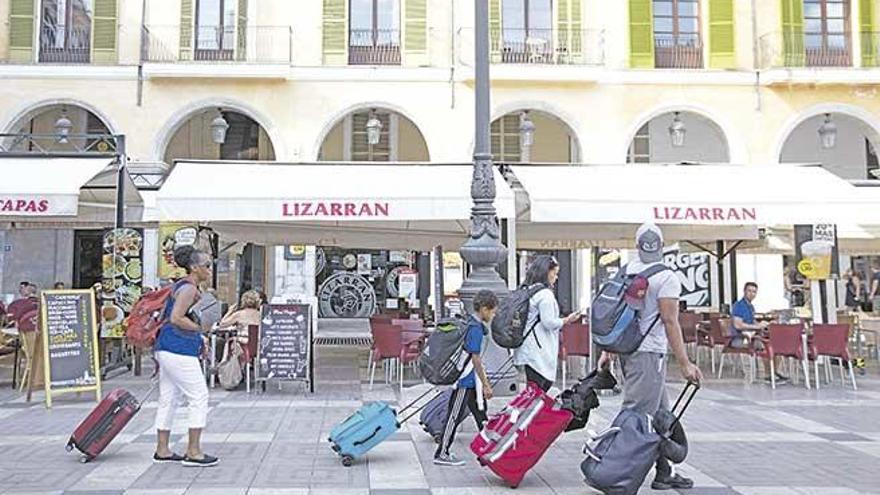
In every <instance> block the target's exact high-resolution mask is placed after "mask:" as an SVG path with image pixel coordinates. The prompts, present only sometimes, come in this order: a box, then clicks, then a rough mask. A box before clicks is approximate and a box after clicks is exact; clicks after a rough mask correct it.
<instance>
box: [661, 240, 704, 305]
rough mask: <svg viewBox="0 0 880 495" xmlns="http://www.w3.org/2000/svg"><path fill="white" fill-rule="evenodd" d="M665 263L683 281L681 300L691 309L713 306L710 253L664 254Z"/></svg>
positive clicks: (676, 252) (670, 252)
mask: <svg viewBox="0 0 880 495" xmlns="http://www.w3.org/2000/svg"><path fill="white" fill-rule="evenodd" d="M664 263H665V264H666V266H668V267H669V268H670V269H671V270H672V271H674V272H675V274H676V275H677V276H678V279H679V281H681V300H682V301H685V302H686V303H687V305H688V307H689V308H694V307H709V306H711V305H712V292H711V291H712V289H711V287H712V283H711V273H712V269H711V264H710V263H711V259H710V258H709V254H708V253H682V252H679V251H677V250H676V251H669V252H666V253H664Z"/></svg>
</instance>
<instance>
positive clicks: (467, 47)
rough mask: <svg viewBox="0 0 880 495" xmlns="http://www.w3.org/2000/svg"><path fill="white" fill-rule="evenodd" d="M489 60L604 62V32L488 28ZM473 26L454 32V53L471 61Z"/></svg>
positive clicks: (460, 59) (501, 62) (462, 58)
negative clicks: (456, 45)
mask: <svg viewBox="0 0 880 495" xmlns="http://www.w3.org/2000/svg"><path fill="white" fill-rule="evenodd" d="M489 36H490V44H489V48H490V53H491V59H492V63H496V64H526V65H602V64H603V63H604V62H605V47H604V32H603V31H601V30H579V31H565V30H556V29H501V30H490V34H489ZM473 52H474V30H473V29H472V28H463V29H460V30H459V32H458V57H459V61H460V62H461V63H463V64H465V65H473Z"/></svg>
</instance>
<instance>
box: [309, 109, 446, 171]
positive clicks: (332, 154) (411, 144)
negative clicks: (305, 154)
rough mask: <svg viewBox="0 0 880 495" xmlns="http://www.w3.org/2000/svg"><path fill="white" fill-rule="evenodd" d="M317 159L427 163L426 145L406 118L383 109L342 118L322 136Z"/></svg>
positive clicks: (428, 157) (414, 126)
mask: <svg viewBox="0 0 880 495" xmlns="http://www.w3.org/2000/svg"><path fill="white" fill-rule="evenodd" d="M318 160H320V161H346V162H348V161H352V162H427V161H430V156H429V155H428V144H427V143H426V142H425V138H424V136H422V132H421V131H420V130H419V128H418V127H417V126H416V125H415V124H414V123H413V122H412V121H411V120H410V119H408V118H407V117H405V116H403V115H401V114H400V113H398V112H395V111H393V110H389V109H384V108H364V109H360V110H356V111H354V112H351V113H349V114H348V115H346V116H345V117H343V118H342V119H341V120H340V121H339V122H337V123H336V125H334V126H333V128H332V129H330V132H328V133H327V135H326V136H324V140H323V142H322V143H321V149H320V151H319V153H318Z"/></svg>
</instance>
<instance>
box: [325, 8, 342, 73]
mask: <svg viewBox="0 0 880 495" xmlns="http://www.w3.org/2000/svg"><path fill="white" fill-rule="evenodd" d="M323 1H324V12H323V30H322V41H323V51H324V64H325V65H345V64H347V63H348V60H346V56H347V55H348V50H347V46H348V19H347V11H346V9H347V7H346V5H347V4H348V2H347V0H323Z"/></svg>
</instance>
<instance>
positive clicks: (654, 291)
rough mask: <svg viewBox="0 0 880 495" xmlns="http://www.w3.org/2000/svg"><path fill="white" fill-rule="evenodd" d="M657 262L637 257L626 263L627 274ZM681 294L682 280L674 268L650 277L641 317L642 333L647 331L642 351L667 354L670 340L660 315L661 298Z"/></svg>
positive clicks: (643, 269)
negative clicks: (646, 261) (647, 261)
mask: <svg viewBox="0 0 880 495" xmlns="http://www.w3.org/2000/svg"><path fill="white" fill-rule="evenodd" d="M660 263H662V261H658V262H656V263H643V262H642V261H641V260H639V259H635V260H633V261H631V262H630V263H629V264H627V265H626V273H627V275H633V274H638V273H641V272H643V271H645V270H647V269H648V268H650V267H651V266H653V265H656V264H660ZM680 296H681V281H680V280H679V279H678V275H676V274H675V272H673V271H672V270H664V271H662V272H660V273H656V274H654V275H652V276H651V278H649V279H648V292H647V294H645V307H644V308H643V309H642V313H641V316H640V318H639V325H640V326H641V330H642V333H643V334H644V333H646V332H647V335H646V336H645V340H643V341H642V345H641V346H639V351H641V352H656V353H660V354H666V352H667V349H668V341H667V339H666V325H664V324H663V320H661V319H660V318H659V316H660V299H675V300H676V301H678V298H679V297H680Z"/></svg>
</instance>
